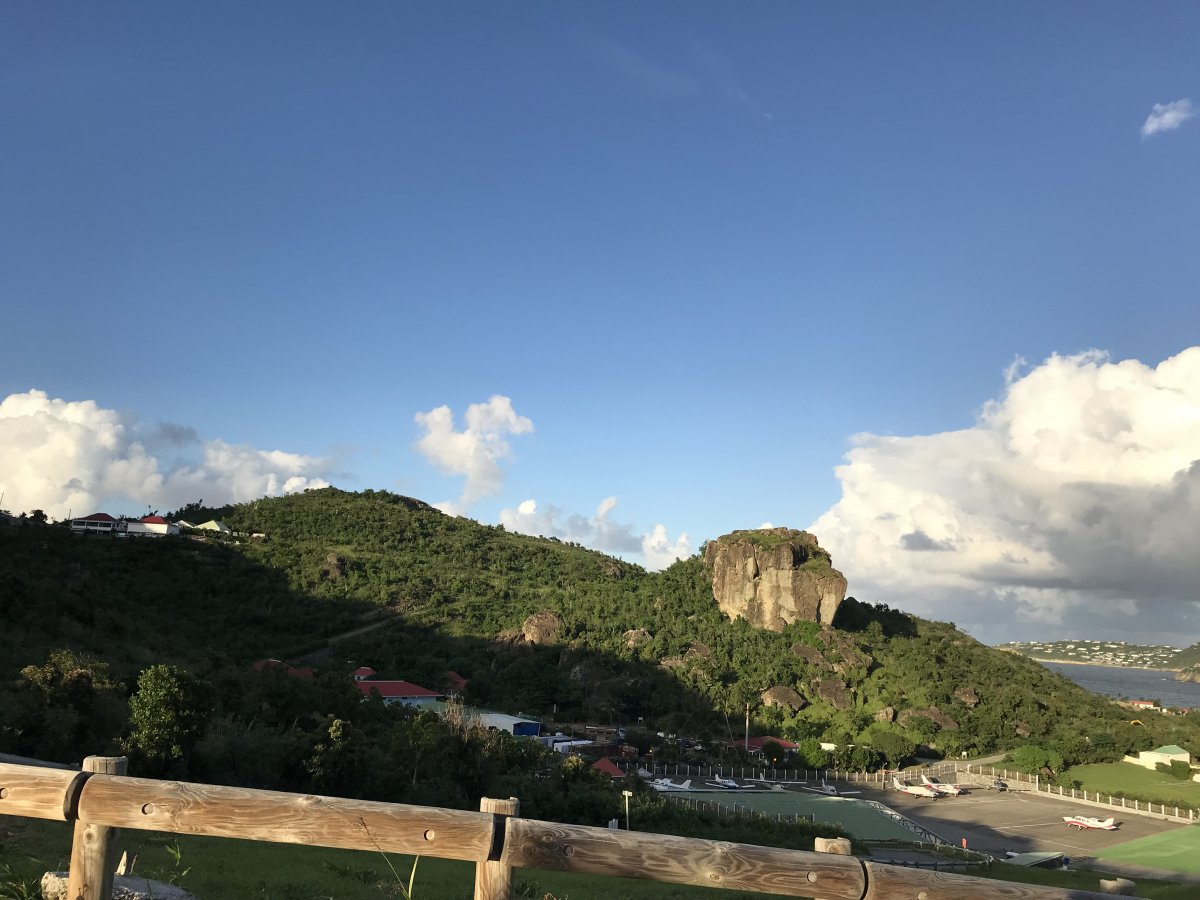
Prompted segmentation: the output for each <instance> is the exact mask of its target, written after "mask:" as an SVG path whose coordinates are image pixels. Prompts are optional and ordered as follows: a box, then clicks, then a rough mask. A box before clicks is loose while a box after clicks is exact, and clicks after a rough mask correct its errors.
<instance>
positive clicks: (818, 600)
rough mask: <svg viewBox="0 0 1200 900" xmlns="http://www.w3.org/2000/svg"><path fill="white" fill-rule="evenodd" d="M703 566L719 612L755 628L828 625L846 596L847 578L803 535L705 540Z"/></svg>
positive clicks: (764, 532) (739, 534)
mask: <svg viewBox="0 0 1200 900" xmlns="http://www.w3.org/2000/svg"><path fill="white" fill-rule="evenodd" d="M704 562H705V564H706V566H707V567H708V571H709V573H710V575H711V578H712V589H713V597H714V599H716V601H717V604H718V605H719V606H720V607H721V611H722V612H723V613H725V614H726V615H728V616H729V617H730V618H743V619H747V620H749V622H750V623H751V624H753V625H756V626H758V627H759V628H767V629H770V630H771V631H782V630H783V629H784V627H785V626H786V625H788V624H789V623H791V622H821V623H823V624H829V623H830V622H832V621H833V617H834V615H835V614H836V613H837V609H838V606H839V605H840V604H841V602H842V601H843V600H844V599H845V598H846V579H845V576H843V575H842V573H841V572H839V571H837V569H835V568H833V566H832V563H831V560H830V556H829V553H828V551H826V550H823V549H821V547H820V546H819V545H818V544H817V539H816V538H815V537H814V536H813V535H811V534H809V533H808V532H805V531H794V530H792V529H789V528H770V529H759V530H757V531H735V532H732V533H731V534H727V535H724V536H723V537H719V538H717V539H716V540H715V541H709V542H708V545H707V546H706V547H705V548H704Z"/></svg>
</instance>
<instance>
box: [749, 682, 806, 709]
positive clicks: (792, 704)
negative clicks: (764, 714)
mask: <svg viewBox="0 0 1200 900" xmlns="http://www.w3.org/2000/svg"><path fill="white" fill-rule="evenodd" d="M759 699H760V700H762V705H763V706H782V707H783V708H784V709H785V710H791V711H793V712H795V711H797V710H801V709H804V707H806V706H808V701H807V700H805V699H804V698H803V697H801V696H800V693H799V692H798V691H797V690H796V689H795V688H790V687H788V686H787V685H785V684H777V685H775V686H774V687H771V688H767V689H766V690H765V691H763V692H762V694H761V695H760V696H759Z"/></svg>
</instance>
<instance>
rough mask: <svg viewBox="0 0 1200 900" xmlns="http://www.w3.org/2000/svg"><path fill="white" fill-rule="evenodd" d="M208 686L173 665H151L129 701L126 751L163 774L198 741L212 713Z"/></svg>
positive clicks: (139, 680) (141, 676)
mask: <svg viewBox="0 0 1200 900" xmlns="http://www.w3.org/2000/svg"><path fill="white" fill-rule="evenodd" d="M207 687H208V686H207V685H206V684H205V683H204V682H202V681H200V680H199V679H197V678H194V677H193V676H192V675H190V674H188V673H187V672H185V671H183V670H181V669H177V668H175V667H174V666H163V665H158V666H151V667H150V668H149V669H146V670H145V671H143V672H142V673H141V674H140V675H139V676H138V689H137V692H136V693H135V694H134V695H133V696H132V697H130V698H129V724H130V726H131V727H132V731H131V732H130V734H129V737H128V739H127V741H126V746H127V748H128V749H129V750H130V751H131V752H133V753H136V754H138V755H140V756H141V757H142V758H143V760H145V761H146V762H148V763H149V764H150V768H152V769H156V770H158V771H163V770H165V769H166V768H168V767H169V766H170V764H171V763H173V762H176V761H177V760H181V759H183V758H184V756H186V754H187V753H188V751H190V750H191V749H192V747H193V746H194V745H195V743H196V741H197V740H198V739H199V737H200V734H201V732H202V731H203V729H204V725H205V723H206V722H207V721H208V716H209V713H210V709H209V703H208V693H209V691H208V690H207Z"/></svg>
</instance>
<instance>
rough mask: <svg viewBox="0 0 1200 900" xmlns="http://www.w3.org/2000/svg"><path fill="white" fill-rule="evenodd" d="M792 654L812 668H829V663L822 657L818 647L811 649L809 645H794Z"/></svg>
mask: <svg viewBox="0 0 1200 900" xmlns="http://www.w3.org/2000/svg"><path fill="white" fill-rule="evenodd" d="M792 653H793V654H795V655H796V656H798V657H800V658H801V659H802V660H804V661H805V662H806V663H808V664H809V665H810V666H817V667H818V668H821V669H828V668H829V663H828V662H826V661H825V657H824V656H823V655H821V651H820V650H818V649H817V648H816V647H810V646H808V644H793V645H792Z"/></svg>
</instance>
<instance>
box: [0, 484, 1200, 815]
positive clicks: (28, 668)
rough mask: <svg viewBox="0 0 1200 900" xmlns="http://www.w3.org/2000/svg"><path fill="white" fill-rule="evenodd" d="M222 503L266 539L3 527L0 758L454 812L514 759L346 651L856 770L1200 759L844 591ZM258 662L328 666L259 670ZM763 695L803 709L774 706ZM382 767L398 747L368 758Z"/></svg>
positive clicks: (308, 506) (528, 701)
mask: <svg viewBox="0 0 1200 900" xmlns="http://www.w3.org/2000/svg"><path fill="white" fill-rule="evenodd" d="M215 512H217V513H218V514H219V515H220V517H221V518H223V519H224V521H225V522H227V523H228V524H229V525H230V526H231V527H232V528H233V529H234V531H236V532H240V533H242V534H244V535H247V536H248V535H250V534H261V535H263V536H264V537H262V538H256V539H250V538H249V537H246V538H245V539H243V538H235V537H222V536H216V535H212V534H209V535H208V536H207V537H206V538H205V539H204V540H203V541H201V540H197V539H190V538H188V537H181V538H173V539H164V540H117V539H112V538H97V537H83V536H76V535H71V534H69V533H68V532H66V531H65V530H64V529H62V528H58V527H49V526H35V525H25V526H22V527H6V528H0V615H2V616H3V618H4V621H5V623H6V640H7V641H8V645H9V646H11V647H13V648H14V650H15V652H13V653H5V654H3V655H2V656H0V679H3V690H2V692H0V705H2V706H3V709H0V712H7V713H8V714H7V715H5V716H4V718H3V724H2V725H0V752H15V753H24V754H29V755H43V756H49V757H50V758H63V759H70V758H76V759H77V758H78V757H79V756H80V755H82V754H83V753H85V752H102V751H103V750H104V749H106V747H112V748H115V747H117V746H123V747H125V748H127V749H129V748H132V752H135V753H138V752H140V753H142V754H143V757H144V758H143V759H142V760H141V761H140V764H141V765H142V767H143V768H142V771H147V770H153V769H155V768H156V767H157V768H158V769H159V770H162V771H171V772H172V773H174V774H178V775H188V776H191V777H200V776H203V777H207V778H212V779H215V780H231V781H234V782H236V783H254V784H269V785H273V786H283V787H296V788H303V789H314V790H315V789H324V790H327V791H334V792H341V793H355V794H360V795H364V796H381V797H389V798H396V799H412V798H414V797H433V796H436V797H441V796H442V795H444V794H446V793H449V794H451V795H453V796H452V798H451V799H452V800H454V801H455V802H461V803H469V802H471V801H470V799H469V794H470V792H471V791H472V790H474V789H476V788H478V787H479V786H480V785H482V784H484V783H485V782H487V781H488V779H489V778H493V777H499V774H498V773H500V774H502V773H503V772H507V771H512V770H513V766H517V768H521V767H522V766H524V767H525V769H523V771H524V770H526V769H528V765H526V764H527V763H528V760H525V761H524V762H520V763H519V765H518V763H516V762H514V761H513V760H514V759H515V757H513V755H512V754H514V753H516V754H517V755H518V756H519V754H520V752H524V751H510V750H507V749H503V748H498V747H492V748H490V749H488V751H487V752H489V753H494V754H498V758H499V759H500V762H497V766H498V767H499V768H497V769H495V771H490V770H486V767H483V768H481V771H480V774H479V775H478V777H477V778H475V779H474V780H468V781H467V782H464V781H463V778H462V777H459V776H456V777H454V778H452V777H450V776H449V775H444V774H439V772H438V771H436V770H434V769H433V767H431V766H429V765H428V754H429V753H430V750H429V748H430V746H433V745H436V744H437V742H438V741H443V742H445V741H451V743H453V741H459V742H460V743H461V746H460V747H459V750H458V751H454V752H459V753H461V755H462V759H463V760H466V759H469V758H473V757H471V754H472V753H477V752H481V749H480V746H475V745H471V741H473V740H474V741H477V740H478V739H475V738H471V739H470V740H468V739H467V738H465V737H462V736H458V737H455V736H453V735H450V736H447V735H446V734H443V733H440V732H437V729H438V728H440V727H441V726H435V725H432V724H429V723H427V725H426V726H422V727H426V734H425V736H424V737H420V736H419V735H416V734H415V733H414V731H413V727H415V725H414V722H411V721H409V720H408V718H405V716H409V714H398V713H396V712H395V711H393V710H383V709H382V708H379V709H376V708H375V706H376V705H375V704H363V703H359V702H358V695H357V692H356V691H355V690H354V689H353V687H352V685H351V684H350V680H349V677H348V676H349V671H350V670H351V669H352V668H353V667H354V666H357V665H370V666H371V667H373V668H375V669H376V670H378V672H379V673H380V675H382V676H385V677H394V678H405V679H408V680H411V681H415V682H417V683H421V684H425V685H427V686H430V687H434V688H440V689H445V688H447V687H448V686H449V685H448V677H447V673H448V672H449V671H451V670H453V671H455V672H457V673H459V674H461V675H462V676H464V677H465V678H466V679H467V680H468V687H467V688H466V697H465V699H466V701H467V702H469V703H473V704H478V705H484V706H491V707H494V708H498V709H503V710H506V711H510V712H520V713H523V714H525V715H533V716H537V717H540V718H542V719H543V720H545V721H548V722H549V721H551V720H554V721H556V722H559V723H561V722H568V721H580V720H584V721H590V722H597V723H603V724H612V725H633V724H635V723H637V722H638V721H639V719H640V720H642V721H643V722H644V724H645V725H646V726H647V729H648V730H647V731H646V732H645V733H644V734H642V733H639V734H640V735H641V736H640V737H637V738H636V739H637V740H638V742H639V743H640V744H642V745H643V749H645V748H646V747H648V746H650V745H651V744H653V743H655V742H656V740H657V739H656V738H654V736H653V733H654V732H656V731H663V732H666V733H675V734H679V735H686V736H690V737H696V738H702V739H705V740H706V741H711V740H713V739H719V738H722V737H724V738H726V739H728V738H729V737H730V736H731V735H735V734H737V733H740V731H741V727H740V722H741V717H742V716H743V715H744V714H745V710H746V707H747V705H749V706H750V708H751V714H752V716H753V718H754V729H755V731H758V732H760V733H774V734H778V735H780V736H783V737H787V738H790V739H793V740H796V741H803V740H806V739H808V740H815V739H820V740H826V741H833V742H835V743H838V744H840V745H848V744H855V745H857V747H856V750H854V751H850V750H849V749H846V750H843V751H839V753H840V754H841V756H840V757H839V759H837V760H836V761H838V762H841V763H842V764H844V765H856V766H859V765H861V766H868V765H877V764H879V763H881V762H884V761H885V760H889V761H892V762H895V761H897V760H899V759H902V758H904V757H906V756H908V755H909V754H910V753H911V752H912V750H913V749H914V748H915V747H916V746H917V745H918V744H920V745H925V746H927V747H928V748H929V750H930V752H934V753H946V754H958V753H959V752H960V751H970V752H982V751H991V750H996V749H1006V748H1011V747H1015V746H1018V745H1020V744H1023V743H1027V742H1033V743H1037V744H1040V745H1045V746H1047V747H1053V748H1054V749H1055V752H1057V753H1059V754H1060V755H1062V756H1063V757H1064V759H1066V760H1067V761H1068V762H1087V761H1099V760H1104V759H1111V758H1115V757H1117V756H1119V755H1120V753H1122V752H1125V751H1129V750H1139V749H1146V748H1149V747H1152V746H1157V745H1159V744H1163V743H1178V744H1182V745H1183V746H1192V747H1193V748H1194V749H1200V747H1196V746H1195V745H1196V743H1197V742H1196V734H1197V726H1196V725H1195V724H1194V722H1192V721H1191V720H1190V718H1191V717H1189V718H1185V719H1173V718H1170V717H1161V719H1162V721H1158V718H1159V717H1156V718H1155V720H1154V721H1150V722H1147V723H1146V724H1145V725H1131V724H1130V723H1129V721H1128V719H1127V717H1126V714H1125V713H1124V712H1123V711H1122V710H1120V709H1119V708H1118V707H1116V706H1114V705H1113V704H1111V703H1109V702H1107V701H1105V700H1103V699H1100V698H1098V697H1095V696H1094V695H1092V694H1089V693H1087V692H1086V691H1084V690H1083V689H1081V688H1079V687H1077V686H1076V685H1074V684H1073V683H1071V682H1069V681H1068V680H1066V679H1064V678H1061V677H1060V676H1058V675H1056V674H1054V673H1053V672H1050V671H1049V670H1047V669H1046V668H1045V667H1043V666H1041V665H1039V664H1037V663H1035V662H1033V661H1031V660H1029V659H1026V658H1023V657H1021V656H1018V655H1016V654H1012V653H1003V652H999V651H996V650H992V649H990V648H988V647H985V646H984V645H982V644H980V643H979V642H977V641H975V640H974V639H972V638H970V637H969V636H967V635H965V634H963V633H961V632H959V631H957V630H956V629H955V628H954V627H953V626H952V625H948V624H944V623H936V622H927V621H923V620H921V619H918V618H915V617H913V616H909V615H907V614H905V613H902V612H900V611H897V610H891V609H888V608H887V607H885V606H878V605H872V604H869V603H863V602H859V601H856V600H853V599H848V600H847V601H846V602H845V603H843V605H842V607H841V609H840V610H839V613H838V617H837V619H836V621H835V622H834V626H835V627H834V628H832V629H830V628H824V629H823V628H821V627H820V626H818V625H816V624H814V623H798V624H793V625H790V626H788V627H787V629H785V630H784V631H782V632H769V631H761V630H758V629H755V628H753V627H751V626H750V625H748V624H747V623H746V622H744V621H742V620H737V621H733V622H731V621H729V620H728V619H727V618H726V617H725V616H724V615H723V614H722V613H721V612H720V611H719V609H718V608H717V605H716V603H715V601H714V600H713V598H712V593H711V587H710V584H709V581H708V574H707V572H706V571H705V568H704V564H703V562H702V560H701V558H700V557H694V558H692V559H689V560H685V561H682V562H679V563H676V564H675V565H674V566H672V567H670V568H669V569H667V570H666V571H664V572H661V573H648V572H645V571H644V570H642V569H641V568H640V567H638V566H634V565H630V564H627V563H624V562H621V561H619V560H616V559H613V558H611V557H608V556H605V555H603V554H600V553H597V552H594V551H591V550H587V549H586V548H583V547H580V546H577V545H571V544H565V543H562V542H559V541H557V540H554V539H544V538H535V537H529V536H524V535H517V534H510V533H507V532H506V531H505V530H504V529H503V528H501V527H489V526H484V525H481V524H479V523H476V522H473V521H471V520H468V519H463V518H456V517H451V516H447V515H444V514H442V513H440V512H438V511H437V510H435V509H432V508H431V507H429V506H427V505H426V504H424V503H421V502H420V501H416V500H412V499H410V498H404V497H400V496H397V495H394V494H390V493H387V492H375V491H366V492H363V493H360V494H353V493H346V492H342V491H338V490H335V489H332V488H330V489H325V490H320V491H310V492H306V493H304V494H296V495H291V496H288V497H283V498H275V499H264V500H259V501H255V502H253V503H247V504H242V505H239V506H235V507H231V508H228V509H225V510H217V511H215ZM835 562H836V560H835ZM531 617H533V618H532V619H531ZM527 620H529V622H528V627H525V628H524V632H523V630H522V629H523V626H526V624H527ZM529 637H532V638H533V640H529V639H528V638H529ZM56 650H66V651H70V653H68V654H65V655H64V654H61V653H60V654H57V655H52V651H56ZM263 657H276V658H281V659H286V660H288V661H289V662H292V663H295V664H298V665H301V664H302V665H306V666H312V667H315V668H316V669H317V670H318V672H319V674H318V677H317V678H315V679H312V680H303V679H295V678H287V677H286V676H284V675H280V674H277V673H276V674H271V673H268V674H267V675H261V674H258V673H253V672H251V671H250V669H249V665H250V663H251V662H253V661H254V660H256V659H260V658H263ZM156 664H167V665H170V666H175V667H178V670H171V677H172V678H174V679H175V681H174V682H172V689H173V690H174V688H175V687H178V689H179V690H178V691H177V692H176V693H177V694H178V695H180V696H186V697H187V698H189V702H190V703H192V705H193V706H195V707H196V709H197V711H198V712H197V714H196V715H195V717H194V718H188V717H187V716H181V717H179V719H180V720H179V723H177V724H178V725H179V729H180V730H179V734H176V735H170V734H168V735H163V734H157V735H155V734H150V733H149V731H148V728H147V727H146V726H145V721H147V720H145V719H142V720H139V718H138V710H139V709H140V708H141V707H139V705H138V704H139V702H140V701H138V700H137V697H136V696H135V702H134V705H133V715H132V717H131V716H130V712H129V708H128V707H127V706H126V699H127V698H128V697H129V696H130V695H134V694H135V692H136V691H138V683H137V678H138V675H139V673H141V672H144V671H145V670H146V669H148V668H149V667H151V666H154V665H156ZM157 677H160V678H163V677H166V676H162V675H161V673H159V675H158V676H157ZM157 683H158V682H153V680H152V683H151V684H150V685H149V686H145V685H144V686H143V687H142V690H141V694H142V695H143V696H148V692H149V688H150V687H154V685H155V684H157ZM770 688H782V689H785V691H784V693H785V694H787V696H790V697H793V698H799V702H797V703H796V704H795V705H799V706H801V707H802V708H800V709H795V708H791V707H781V706H774V707H766V706H765V705H764V704H763V702H762V700H761V696H762V694H763V692H764V691H767V690H768V689H770ZM792 692H794V693H792ZM167 693H168V694H169V693H170V692H169V691H168V692H167ZM101 713H103V714H101ZM409 718H412V717H411V716H409ZM419 718H420V717H416V719H419ZM401 719H403V720H404V721H403V727H401V724H398V723H400V720H401ZM139 722H142V724H139ZM337 722H340V723H341V724H340V725H337V724H336V723H337ZM430 729H432V730H430ZM435 732H437V733H435ZM180 735H182V737H180ZM176 737H178V738H179V740H175V738H176ZM460 738H461V740H460ZM155 740H160V744H156V743H155ZM177 748H186V749H187V751H188V752H186V753H183V752H182V751H181V752H179V753H175V752H173V751H174V749H177ZM810 749H811V744H810ZM677 750H678V748H677V747H676V748H674V751H675V752H677ZM160 751H161V752H160ZM668 751H672V748H671V747H662V746H660V747H659V748H658V752H659V753H660V754H662V753H664V752H668ZM439 752H440V751H439ZM454 752H450V751H447V752H446V753H442V754H441V756H442V757H446V758H452V757H453V756H454ZM813 752H814V753H815V752H816V751H813ZM156 754H157V755H156ZM506 754H507V755H506ZM851 754H854V755H851ZM375 757H378V758H379V759H381V760H382V759H388V760H392V761H393V762H392V763H390V764H388V765H382V764H381V765H380V766H379V771H375V770H374V769H372V768H371V767H370V766H367V765H366V763H365V761H368V760H370V759H373V758H375ZM395 760H407V763H396V762H394V761H395ZM364 767H365V768H364ZM506 767H507V768H506ZM384 770H389V771H386V772H385V771H384ZM363 771H370V772H371V773H372V774H371V775H370V777H367V776H365V775H363V774H361V773H362V772H363ZM460 775H461V773H460ZM439 792H440V793H439ZM546 802H547V803H549V801H546Z"/></svg>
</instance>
